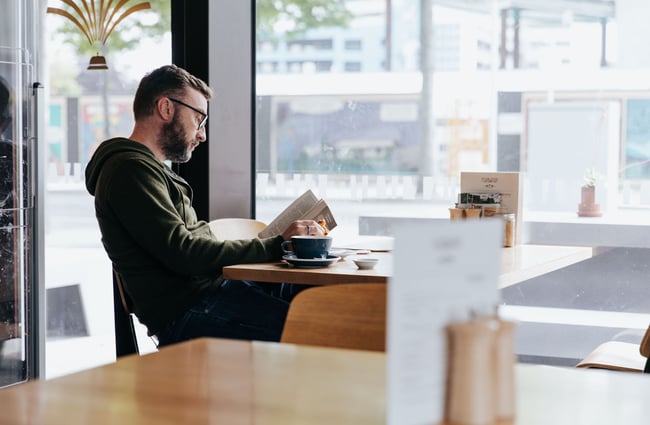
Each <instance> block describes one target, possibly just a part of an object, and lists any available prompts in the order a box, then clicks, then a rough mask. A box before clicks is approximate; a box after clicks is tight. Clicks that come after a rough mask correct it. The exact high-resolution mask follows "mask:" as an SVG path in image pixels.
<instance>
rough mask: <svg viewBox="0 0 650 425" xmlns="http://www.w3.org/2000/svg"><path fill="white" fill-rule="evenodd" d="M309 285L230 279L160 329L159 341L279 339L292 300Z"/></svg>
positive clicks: (169, 342) (165, 343)
mask: <svg viewBox="0 0 650 425" xmlns="http://www.w3.org/2000/svg"><path fill="white" fill-rule="evenodd" d="M306 287H307V285H285V284H282V285H278V284H277V283H274V284H256V283H253V282H247V281H241V280H226V281H224V282H223V283H222V284H221V286H219V287H218V288H215V289H214V290H213V291H212V292H210V293H209V294H208V295H206V296H205V297H203V298H202V299H201V300H199V301H198V302H197V303H196V304H195V305H193V306H192V307H191V308H190V309H189V310H188V311H187V312H186V313H185V314H184V315H183V316H182V317H180V318H179V319H177V320H175V321H173V322H171V323H170V324H169V325H167V326H166V327H165V328H164V329H163V330H162V331H160V332H158V335H156V336H157V337H158V345H159V347H163V346H165V345H169V344H174V343H177V342H181V341H185V340H188V339H194V338H200V337H206V336H207V337H216V338H232V339H246V340H261V341H279V340H280V337H281V335H282V328H283V327H284V320H285V319H286V317H287V311H288V310H289V302H290V301H291V299H292V298H293V296H295V295H296V294H297V293H298V292H299V291H300V290H302V289H305V288H306Z"/></svg>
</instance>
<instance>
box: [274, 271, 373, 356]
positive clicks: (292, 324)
mask: <svg viewBox="0 0 650 425" xmlns="http://www.w3.org/2000/svg"><path fill="white" fill-rule="evenodd" d="M281 340H282V342H288V343H293V344H305V345H319V346H325V347H337V348H352V349H359V350H372V351H385V350H386V285H385V284H374V283H369V284H337V285H327V286H316V287H313V288H309V289H306V290H304V291H302V292H300V293H299V294H298V295H296V297H295V298H294V299H293V301H291V305H290V306H289V313H288V314H287V320H286V322H285V325H284V330H283V331H282V338H281Z"/></svg>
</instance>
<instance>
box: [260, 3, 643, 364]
mask: <svg viewBox="0 0 650 425" xmlns="http://www.w3.org/2000/svg"><path fill="white" fill-rule="evenodd" d="M279 3H282V4H283V7H282V8H279V9H278V11H273V13H270V11H269V9H268V2H263V1H261V0H258V2H257V6H258V20H257V25H258V28H257V40H256V45H257V46H259V48H258V51H257V61H258V64H259V65H258V66H257V67H256V69H257V75H256V79H255V81H256V91H257V110H256V116H257V121H256V126H257V129H256V130H257V131H256V134H257V137H256V150H257V151H256V161H257V162H256V206H257V209H256V210H257V218H258V219H261V220H264V221H269V220H271V219H272V218H273V216H274V215H275V214H276V213H277V211H278V210H279V209H280V208H282V207H283V206H284V205H286V204H287V203H288V202H290V200H291V199H293V198H294V197H296V196H297V195H299V194H300V193H302V192H303V191H304V190H306V189H307V188H311V189H313V190H314V191H315V192H318V193H317V194H318V195H319V196H321V197H324V198H326V199H327V200H328V202H329V203H330V204H331V205H332V209H333V211H334V213H335V215H336V216H337V218H339V219H340V220H339V221H340V224H339V227H338V228H337V229H335V230H334V232H333V235H334V236H335V237H341V238H342V237H347V236H348V235H354V234H357V232H359V230H361V231H363V232H368V233H377V234H381V233H384V232H385V231H386V229H384V228H377V226H375V228H373V226H372V225H371V224H368V223H371V221H369V220H366V218H367V217H371V216H386V217H391V216H392V217H426V218H431V219H445V218H447V217H448V211H447V209H448V207H450V206H452V205H453V204H454V202H455V201H456V195H457V193H458V191H459V183H458V181H459V176H460V173H461V172H462V171H515V172H521V173H522V178H523V181H524V188H525V190H524V211H523V220H524V226H523V227H522V229H520V230H521V231H522V233H523V236H524V240H525V241H527V242H529V243H539V244H550V245H576V246H590V247H593V248H594V257H593V258H591V259H589V260H586V261H583V262H580V263H578V264H576V265H573V266H571V267H567V268H564V269H562V270H560V271H558V272H555V273H550V274H547V275H544V276H542V277H540V278H536V279H531V280H529V281H526V282H522V283H521V284H518V285H515V286H513V287H510V288H507V289H504V290H503V291H502V298H503V304H504V306H503V307H504V309H503V310H504V312H505V313H507V314H512V315H513V316H514V317H515V318H517V319H518V320H521V326H520V327H519V336H518V340H517V344H518V346H517V352H518V354H520V356H521V358H522V359H524V360H528V361H535V362H554V363H557V364H575V362H576V360H577V359H580V358H581V357H583V356H584V355H586V354H587V353H588V352H589V351H590V350H591V349H593V348H594V347H595V346H596V345H598V343H599V342H602V341H605V340H608V339H612V338H629V339H636V338H639V337H640V335H641V334H642V332H641V333H639V332H637V330H638V329H640V328H644V327H645V326H646V325H647V323H648V320H649V319H650V316H649V315H648V313H650V291H649V290H648V289H646V287H647V285H646V284H645V280H646V276H645V270H647V268H648V267H649V266H650V255H648V254H650V251H648V248H649V247H650V244H649V243H647V241H648V240H650V238H649V237H648V236H650V232H649V230H650V228H648V227H647V226H646V225H645V223H647V222H648V221H647V218H646V217H647V214H648V213H650V211H648V210H647V208H648V206H650V180H648V163H649V162H650V149H649V146H650V139H648V137H646V136H647V135H648V134H649V133H650V120H648V119H647V118H648V110H649V109H648V104H649V103H648V98H649V96H648V92H647V75H648V68H650V61H648V60H647V58H648V57H650V55H648V47H647V46H646V45H644V44H642V43H640V42H639V40H644V39H647V38H648V36H649V35H650V34H648V32H649V31H650V30H648V29H647V28H646V26H645V25H644V22H645V21H646V20H647V18H648V17H650V6H645V5H640V3H639V2H629V1H627V2H618V1H617V2H616V5H614V2H604V1H598V0H590V1H585V2H581V3H580V7H578V6H577V4H576V3H575V2H562V1H557V2H548V4H546V3H544V4H542V2H531V4H532V5H531V7H530V8H528V7H526V2H518V3H517V4H521V6H519V7H516V8H515V7H510V6H508V7H507V8H503V9H501V7H503V6H501V5H502V4H503V3H502V2H499V1H496V0H484V1H473V2H466V1H454V0H440V1H436V0H422V1H410V0H392V1H385V0H374V1H373V0H342V1H337V2H330V6H329V7H330V10H328V11H326V12H325V11H321V10H320V9H318V12H319V13H316V11H314V10H312V12H313V15H314V16H312V17H311V18H313V19H306V18H304V16H305V15H304V14H301V13H289V12H290V11H298V10H300V9H299V8H300V5H304V4H305V3H309V1H308V0H307V1H301V2H298V1H292V0H284V1H281V2H274V4H279ZM533 3H534V4H533ZM632 3H634V4H632ZM615 6H616V7H615ZM282 11H285V12H287V13H284V12H282ZM320 12H323V13H322V14H321V13H320ZM423 14H425V15H426V16H423ZM324 16H329V17H331V19H329V20H328V19H319V18H323V17H324ZM414 23H416V24H414ZM310 40H311V45H310ZM325 40H329V41H330V42H329V43H328V44H327V47H328V48H327V49H324V48H321V47H319V48H316V47H315V46H323V45H324V43H323V42H324V41H325ZM352 41H353V43H352ZM297 45H299V46H300V49H298V48H295V46H297ZM263 46H273V47H274V48H273V49H268V48H262V47H263ZM351 46H353V47H354V48H351ZM268 64H274V65H273V66H269V65H268ZM592 171H593V172H595V175H596V181H597V184H596V200H597V203H598V204H599V212H600V213H601V214H600V216H598V217H579V216H578V214H577V212H578V208H579V207H578V205H579V204H580V202H581V186H582V185H583V184H584V178H585V176H586V174H588V173H590V172H592ZM594 215H599V214H594Z"/></svg>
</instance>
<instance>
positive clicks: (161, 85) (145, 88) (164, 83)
mask: <svg viewBox="0 0 650 425" xmlns="http://www.w3.org/2000/svg"><path fill="white" fill-rule="evenodd" d="M188 88H190V89H195V90H198V91H199V92H200V93H201V94H202V95H203V96H204V97H205V98H206V99H207V100H210V99H211V98H212V90H211V89H210V87H208V85H207V84H206V83H205V82H204V81H203V80H201V79H200V78H198V77H195V76H194V75H192V74H190V73H189V72H187V71H186V70H184V69H183V68H181V67H179V66H176V65H164V66H161V67H160V68H157V69H154V70H153V71H151V72H149V73H148V74H147V75H145V76H144V77H143V78H142V80H140V84H139V85H138V90H137V91H136V92H135V98H134V99H133V116H134V117H135V119H136V120H137V119H138V118H142V117H146V116H149V115H151V114H153V111H154V109H155V103H156V100H158V99H159V98H161V97H164V96H169V97H178V96H181V95H182V94H183V93H184V92H185V90H186V89H188Z"/></svg>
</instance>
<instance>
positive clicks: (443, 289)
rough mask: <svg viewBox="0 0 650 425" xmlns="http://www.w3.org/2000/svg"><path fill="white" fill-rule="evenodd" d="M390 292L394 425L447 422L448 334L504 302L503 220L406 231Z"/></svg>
mask: <svg viewBox="0 0 650 425" xmlns="http://www.w3.org/2000/svg"><path fill="white" fill-rule="evenodd" d="M395 235H396V236H395V247H394V250H393V277H392V278H391V280H390V282H389V284H388V311H387V319H386V320H387V345H386V347H387V357H388V360H387V363H388V369H387V391H388V394H387V421H386V423H387V425H397V424H399V425H416V424H417V425H421V424H436V423H439V422H440V421H442V420H443V419H444V400H445V378H446V371H447V364H446V350H447V344H446V333H445V332H446V331H445V326H446V325H447V324H448V323H449V322H450V321H463V320H468V319H469V318H470V317H471V314H472V313H473V312H475V313H477V314H492V313H494V311H495V307H496V305H497V303H498V302H499V291H498V274H499V269H500V264H501V250H502V249H503V248H502V244H503V243H502V242H503V240H502V238H503V223H502V222H501V220H468V221H449V222H447V221H435V222H431V223H426V224H422V223H421V222H419V223H417V224H415V223H403V224H401V225H400V226H399V227H398V228H396V229H395Z"/></svg>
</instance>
